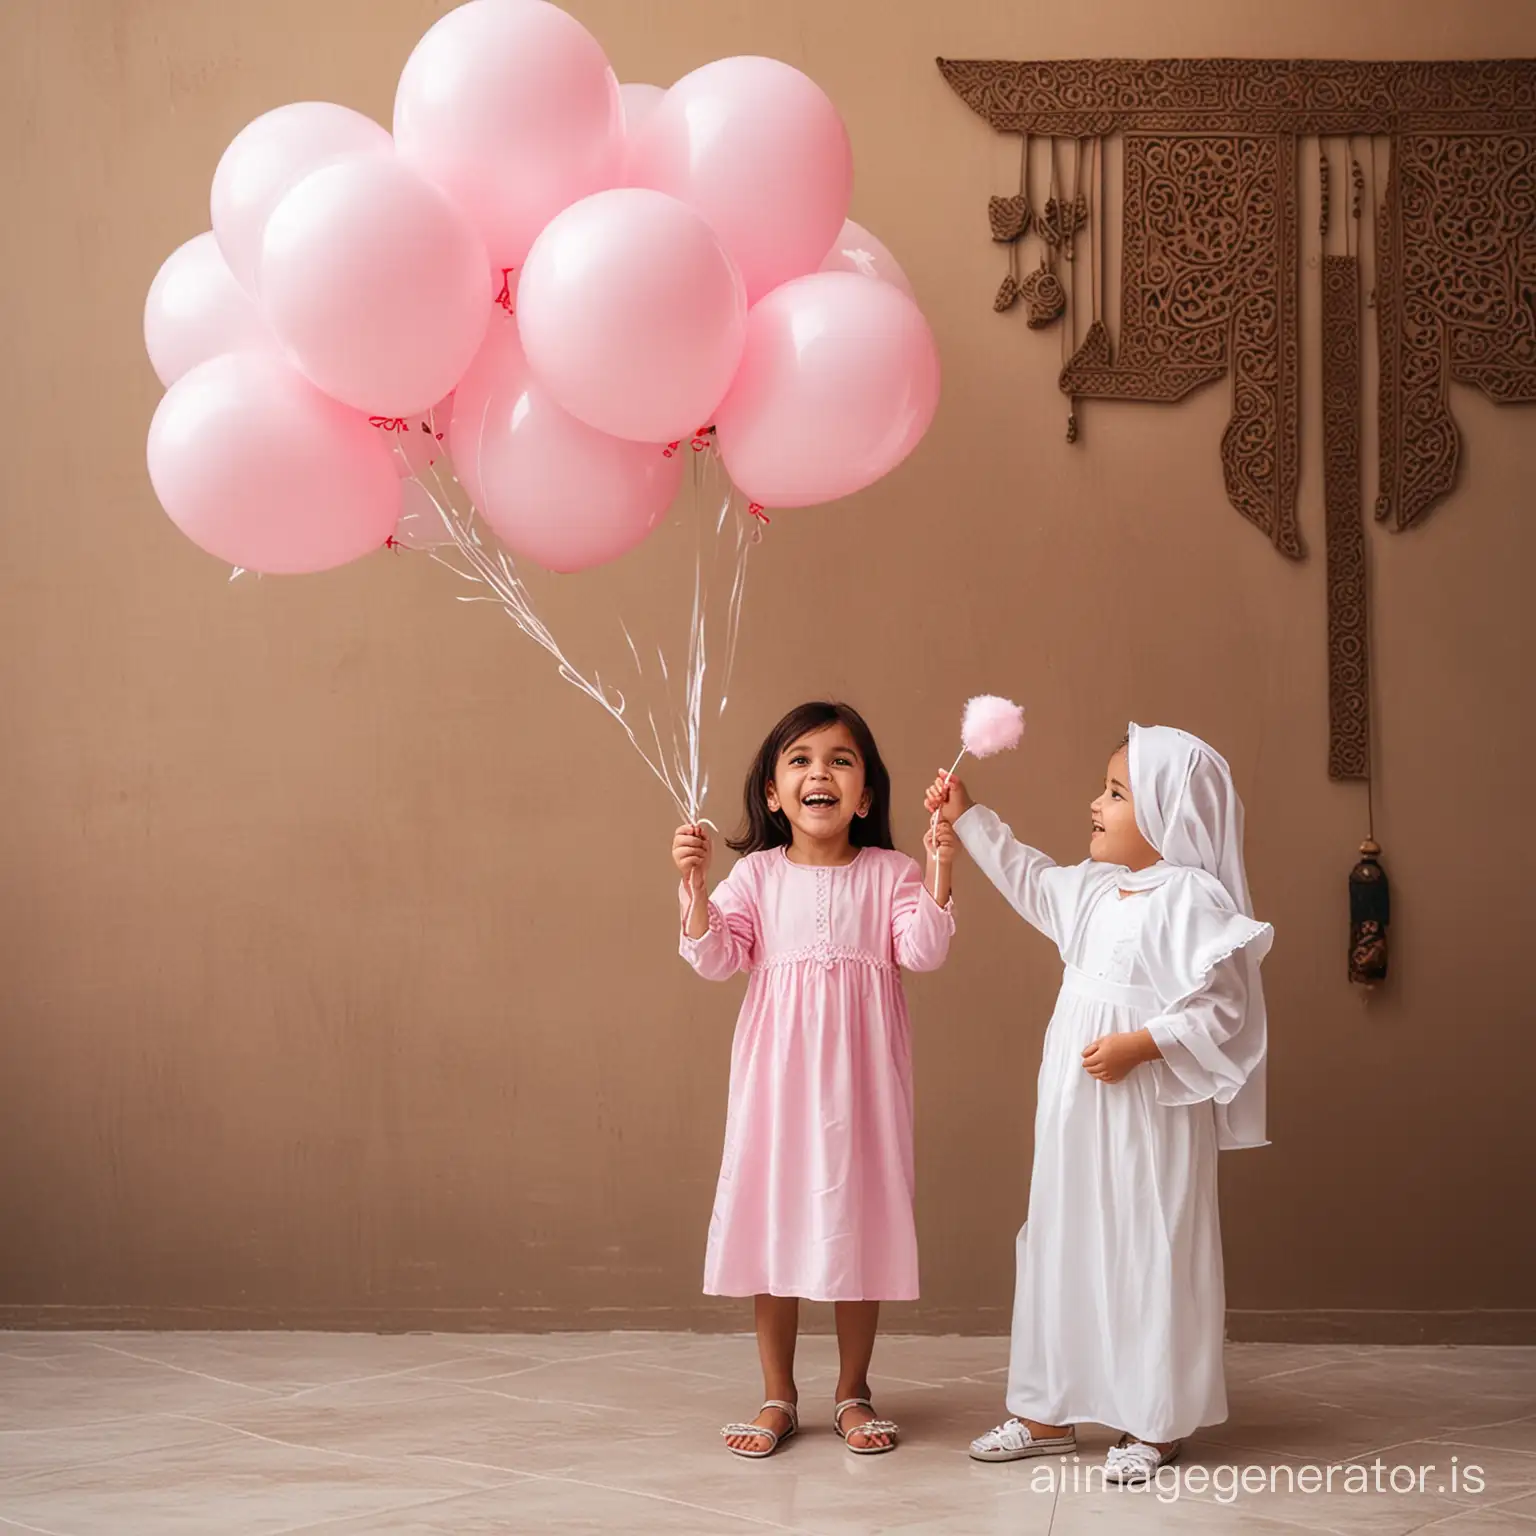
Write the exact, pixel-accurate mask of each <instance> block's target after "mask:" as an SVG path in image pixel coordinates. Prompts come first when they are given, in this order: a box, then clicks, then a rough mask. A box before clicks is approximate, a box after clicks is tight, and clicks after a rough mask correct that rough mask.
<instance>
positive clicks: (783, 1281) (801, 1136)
mask: <svg viewBox="0 0 1536 1536" xmlns="http://www.w3.org/2000/svg"><path fill="white" fill-rule="evenodd" d="M685 899H686V898H685ZM953 931H954V918H953V915H952V913H951V910H950V909H949V908H948V907H944V908H941V907H940V906H939V905H938V904H937V903H936V902H935V901H934V900H933V898H932V896H931V895H929V894H928V892H927V891H926V890H925V889H924V887H923V880H922V876H921V874H920V872H919V870H918V867H917V865H916V864H915V863H914V862H913V861H912V860H911V859H910V858H908V857H907V855H906V854H904V853H898V852H895V851H893V850H891V849H887V848H862V849H860V850H859V852H858V854H857V856H856V857H855V858H854V860H853V861H852V863H850V864H845V865H841V866H834V867H827V866H812V865H804V864H795V863H792V862H791V861H790V859H789V857H788V855H787V853H786V852H785V850H784V849H782V848H775V849H771V850H769V851H768V852H765V853H754V854H749V855H748V856H747V857H745V858H743V859H741V860H740V861H739V862H738V863H737V865H736V867H735V868H734V869H733V870H732V871H731V872H730V874H729V875H728V876H727V877H726V879H725V880H723V881H722V882H721V883H720V884H719V885H718V886H717V887H716V888H715V892H714V895H713V897H712V898H711V900H710V903H709V931H708V933H706V934H705V935H704V936H703V937H702V938H699V939H690V938H688V937H687V936H686V934H685V935H684V936H683V938H682V940H681V950H682V955H683V958H684V959H686V960H687V961H688V962H689V964H690V965H692V966H693V968H694V969H695V970H696V971H697V972H698V973H699V974H700V975H701V976H704V977H706V978H707V979H709V980H712V981H723V980H725V979H726V978H727V977H729V976H733V975H735V974H736V972H738V971H741V970H746V971H748V972H749V973H750V979H749V981H748V984H747V995H746V999H745V1000H744V1002H743V1003H742V1008H741V1015H740V1017H739V1018H738V1020H737V1023H736V1038H735V1043H734V1045H733V1047H732V1052H731V1088H730V1102H729V1106H728V1109H727V1113H726V1126H725V1154H724V1157H723V1159H722V1161H721V1165H720V1182H719V1185H718V1187H717V1189H716V1193H715V1208H714V1214H713V1216H712V1217H711V1219H710V1226H709V1243H708V1248H707V1251H706V1255H705V1260H704V1290H705V1292H706V1294H708V1295H712V1296H755V1295H761V1294H768V1295H773V1296H800V1297H804V1298H806V1299H807V1300H811V1301H908V1300H912V1299H913V1298H915V1297H916V1296H917V1234H916V1231H915V1229H914V1227H913V1221H912V1188H913V1172H912V1049H911V1030H910V1025H909V1022H908V1018H907V1004H906V997H905V995H904V994H903V992H902V984H901V971H902V969H907V970H913V971H928V970H935V969H937V968H938V967H939V966H940V965H942V964H943V963H944V959H945V956H946V955H947V954H948V952H949V939H950V935H951V934H952V933H953Z"/></svg>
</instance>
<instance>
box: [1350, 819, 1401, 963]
mask: <svg viewBox="0 0 1536 1536" xmlns="http://www.w3.org/2000/svg"><path fill="white" fill-rule="evenodd" d="M1380 861H1381V845H1380V844H1379V843H1376V842H1375V841H1373V840H1372V839H1371V838H1367V839H1366V840H1365V841H1364V842H1363V843H1361V844H1360V862H1359V863H1358V864H1356V865H1355V867H1354V868H1353V869H1352V870H1350V872H1349V979H1350V980H1351V981H1352V982H1356V983H1358V984H1359V985H1360V986H1362V987H1374V986H1376V985H1377V983H1379V982H1383V981H1385V980H1386V979H1387V929H1388V927H1389V926H1390V924H1391V922H1392V892H1391V889H1390V887H1389V886H1388V884H1387V872H1386V870H1384V869H1383V868H1382V867H1381V862H1380Z"/></svg>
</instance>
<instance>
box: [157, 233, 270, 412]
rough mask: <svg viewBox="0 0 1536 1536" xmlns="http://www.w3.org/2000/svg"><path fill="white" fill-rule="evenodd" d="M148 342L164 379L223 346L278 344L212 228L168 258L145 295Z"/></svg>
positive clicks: (234, 349) (231, 349)
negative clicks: (226, 261) (237, 277)
mask: <svg viewBox="0 0 1536 1536" xmlns="http://www.w3.org/2000/svg"><path fill="white" fill-rule="evenodd" d="M144 346H145V349H146V350H147V351H148V353H149V360H150V362H151V363H152V364H153V365H154V369H155V372H156V373H157V374H158V375H159V377H160V382H161V383H162V384H166V385H170V384H174V383H175V382H176V380H177V379H179V378H180V377H181V376H182V374H184V373H185V372H186V371H187V370H188V369H189V368H195V367H196V366H197V365H198V364H199V363H205V362H207V361H208V359H209V358H210V357H217V356H218V355H219V354H220V353H221V352H247V351H267V352H276V351H277V350H278V345H277V338H276V337H275V336H274V335H273V334H272V332H271V331H270V330H268V329H267V322H266V321H265V320H263V319H262V318H261V311H260V310H259V309H258V308H257V307H256V301H255V300H254V299H253V298H252V297H251V296H250V294H248V293H247V292H246V291H245V289H244V288H242V287H241V286H240V284H239V283H237V282H236V281H235V278H234V274H233V273H232V272H231V271H230V270H229V267H228V266H227V265H226V263H225V261H224V257H223V256H222V255H221V254H220V252H219V243H218V241H217V240H215V239H214V237H213V231H212V230H209V231H208V232H207V233H206V234H201V235H194V236H193V237H192V238H191V239H190V240H188V241H187V243H186V244H185V245H181V246H178V247H177V248H176V249H175V250H174V251H172V252H171V254H170V255H169V256H167V257H166V259H165V264H164V265H163V266H162V267H161V268H160V270H159V271H158V272H157V273H156V274H155V280H154V282H152V283H151V284H150V285H149V297H148V298H147V299H146V300H145V301H144Z"/></svg>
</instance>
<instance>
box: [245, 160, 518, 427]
mask: <svg viewBox="0 0 1536 1536" xmlns="http://www.w3.org/2000/svg"><path fill="white" fill-rule="evenodd" d="M260 282H261V302H262V308H263V309H264V310H265V311H266V315H267V319H268V321H269V322H270V323H271V326H272V329H273V330H274V331H275V332H276V333H277V335H278V337H279V339H280V340H281V341H282V342H283V344H284V345H285V346H286V347H287V349H288V351H289V353H290V354H291V356H292V357H293V359H294V361H295V362H296V363H297V364H298V366H299V368H300V370H301V371H302V372H303V373H304V374H305V375H306V377H308V378H309V379H310V380H311V382H313V383H315V384H317V385H319V387H320V388H321V389H323V390H324V391H325V392H326V393H327V394H328V395H334V396H335V397H336V399H338V400H340V401H342V402H344V403H345V404H347V405H351V406H355V407H356V408H357V409H358V410H360V411H367V412H368V413H370V414H374V415H385V416H411V415H415V414H417V413H418V412H422V411H426V410H428V409H429V408H430V407H431V405H432V403H433V402H434V401H436V400H441V399H442V398H443V396H444V395H446V394H447V393H448V392H449V390H451V389H452V388H453V386H454V385H455V384H457V383H458V381H459V378H460V376H461V375H462V374H463V372H464V370H465V369H466V368H467V367H469V365H470V363H471V362H472V361H473V360H474V356H475V353H476V351H477V350H478V349H479V346H480V343H481V341H482V340H483V339H484V337H485V328H486V324H487V323H488V321H489V319H490V314H491V305H490V303H489V299H490V292H489V289H488V287H487V283H486V258H485V248H484V246H482V245H481V243H480V238H479V236H478V235H476V234H475V231H474V229H473V227H472V226H471V225H470V223H469V221H468V220H467V219H466V218H465V217H464V215H463V214H462V213H460V212H459V210H458V209H457V208H455V207H454V206H453V204H452V203H450V202H449V201H448V199H447V198H446V197H445V196H444V195H443V194H442V193H441V192H440V191H438V189H437V188H436V187H434V186H433V185H432V184H431V183H430V182H428V181H426V180H424V179H423V178H422V177H420V176H418V175H417V174H416V173H415V172H414V171H413V170H411V169H410V168H409V167H408V166H406V165H403V164H402V163H401V162H400V161H399V160H398V159H396V158H395V157H394V156H392V155H357V156H354V157H352V158H351V159H349V160H338V161H336V162H334V163H333V164H331V165H328V166H325V167H323V168H322V169H321V170H318V171H314V172H312V173H311V174H310V175H308V176H306V177H305V178H304V180H303V181H301V182H299V183H298V184H297V185H296V186H294V187H293V188H292V189H291V190H290V191H289V192H288V195H287V196H286V197H284V198H283V200H282V202H280V203H279V204H278V205H277V207H276V208H274V209H273V210H272V214H271V217H270V218H268V220H267V227H266V232H265V234H264V235H263V237H262V242H261V267H260Z"/></svg>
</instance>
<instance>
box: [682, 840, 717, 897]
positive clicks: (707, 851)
mask: <svg viewBox="0 0 1536 1536" xmlns="http://www.w3.org/2000/svg"><path fill="white" fill-rule="evenodd" d="M713 857H714V846H713V844H711V842H710V839H709V831H708V829H707V828H705V827H702V826H698V825H693V824H690V825H686V826H681V827H679V828H678V829H677V831H676V832H674V833H673V834H672V862H673V863H674V864H676V865H677V871H678V873H679V874H680V875H681V876H682V877H683V879H684V881H685V882H686V883H687V885H688V889H689V890H690V891H692V892H693V893H694V894H695V895H697V894H698V893H699V892H700V891H702V890H703V889H704V877H705V875H707V874H708V873H709V865H710V860H711V859H712V858H713Z"/></svg>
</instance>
